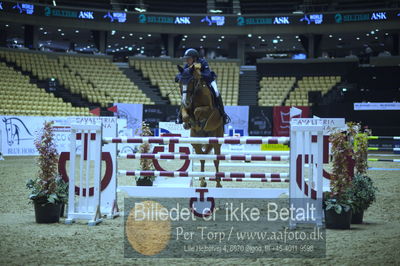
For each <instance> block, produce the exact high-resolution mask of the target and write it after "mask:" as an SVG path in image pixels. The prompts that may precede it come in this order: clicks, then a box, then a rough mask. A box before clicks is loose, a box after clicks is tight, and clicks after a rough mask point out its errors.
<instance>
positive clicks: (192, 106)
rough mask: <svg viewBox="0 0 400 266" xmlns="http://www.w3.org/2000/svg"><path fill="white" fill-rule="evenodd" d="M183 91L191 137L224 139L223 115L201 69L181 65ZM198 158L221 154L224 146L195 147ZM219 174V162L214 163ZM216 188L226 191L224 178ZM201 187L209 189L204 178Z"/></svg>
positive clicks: (185, 123) (202, 162) (184, 115)
mask: <svg viewBox="0 0 400 266" xmlns="http://www.w3.org/2000/svg"><path fill="white" fill-rule="evenodd" d="M178 70H179V72H180V74H179V88H180V93H181V97H182V100H181V113H182V121H183V127H184V128H185V129H189V128H190V136H191V137H223V136H224V124H223V119H222V116H221V113H220V112H219V110H218V109H217V108H216V107H215V106H216V105H215V99H214V97H213V95H212V93H211V91H210V88H209V87H208V85H207V83H206V82H205V81H204V80H203V79H202V77H201V73H200V69H199V68H196V67H195V66H192V67H188V68H185V69H183V68H182V67H181V66H179V65H178ZM192 146H193V148H194V150H195V152H196V154H209V153H210V152H211V150H214V154H217V155H220V154H221V144H204V145H203V144H192ZM200 165H201V172H204V165H205V160H200ZM214 166H215V170H216V172H219V161H218V160H215V161H214ZM216 182H217V183H216V187H222V185H221V178H220V177H217V178H216ZM200 186H201V187H206V186H207V183H206V181H205V178H204V177H200Z"/></svg>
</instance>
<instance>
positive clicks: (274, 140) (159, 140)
mask: <svg viewBox="0 0 400 266" xmlns="http://www.w3.org/2000/svg"><path fill="white" fill-rule="evenodd" d="M289 140H290V138H288V137H242V138H222V137H221V138H180V137H120V138H111V137H107V138H103V142H104V143H154V144H170V143H182V144H287V143H289Z"/></svg>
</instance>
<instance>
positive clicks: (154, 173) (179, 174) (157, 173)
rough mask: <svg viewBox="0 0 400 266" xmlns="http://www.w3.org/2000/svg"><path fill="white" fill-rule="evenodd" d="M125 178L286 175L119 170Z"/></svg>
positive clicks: (275, 175) (281, 176)
mask: <svg viewBox="0 0 400 266" xmlns="http://www.w3.org/2000/svg"><path fill="white" fill-rule="evenodd" d="M118 173H119V174H121V175H127V176H167V177H196V176H198V177H215V178H216V177H223V178H286V177H289V174H288V173H235V172H180V171H139V170H138V171H127V170H119V171H118Z"/></svg>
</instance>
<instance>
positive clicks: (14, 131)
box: [3, 117, 32, 146]
mask: <svg viewBox="0 0 400 266" xmlns="http://www.w3.org/2000/svg"><path fill="white" fill-rule="evenodd" d="M3 122H4V124H5V129H6V133H7V143H8V145H9V146H11V145H13V144H14V141H15V140H16V141H17V145H19V142H20V141H21V140H29V139H31V138H21V137H20V135H21V133H22V131H21V128H22V129H25V132H26V133H27V134H29V135H30V136H32V134H31V132H30V131H29V129H28V128H27V127H26V125H25V124H24V122H22V120H21V119H19V118H17V117H10V118H3Z"/></svg>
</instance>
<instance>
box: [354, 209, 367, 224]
mask: <svg viewBox="0 0 400 266" xmlns="http://www.w3.org/2000/svg"><path fill="white" fill-rule="evenodd" d="M363 217H364V211H363V210H362V211H358V212H353V214H352V216H351V223H352V224H362V223H363Z"/></svg>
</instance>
